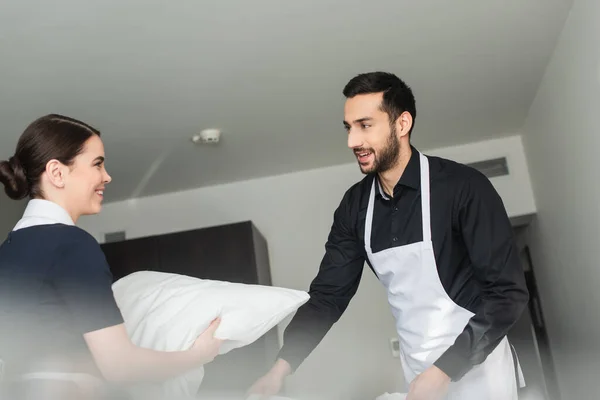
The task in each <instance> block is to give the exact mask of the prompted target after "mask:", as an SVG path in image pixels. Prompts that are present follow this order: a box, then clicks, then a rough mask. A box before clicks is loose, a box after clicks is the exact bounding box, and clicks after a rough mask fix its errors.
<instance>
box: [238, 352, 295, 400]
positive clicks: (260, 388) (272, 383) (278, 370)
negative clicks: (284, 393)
mask: <svg viewBox="0 0 600 400" xmlns="http://www.w3.org/2000/svg"><path fill="white" fill-rule="evenodd" d="M291 370H292V369H291V367H290V364H288V362H287V361H285V360H283V359H279V360H277V362H276V363H275V365H274V366H273V368H271V370H270V371H269V372H268V373H267V374H266V375H265V376H263V377H262V378H260V379H259V380H257V381H256V382H255V383H254V385H252V387H251V388H250V389H249V390H248V395H259V396H256V398H266V399H268V398H269V396H275V395H277V394H278V393H279V391H280V390H281V387H282V386H283V381H284V380H285V378H286V377H287V376H288V375H289V374H290V373H291ZM260 396H263V397H260Z"/></svg>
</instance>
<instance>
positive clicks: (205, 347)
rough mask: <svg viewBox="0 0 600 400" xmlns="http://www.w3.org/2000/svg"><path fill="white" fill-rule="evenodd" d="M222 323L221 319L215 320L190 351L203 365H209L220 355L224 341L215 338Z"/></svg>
mask: <svg viewBox="0 0 600 400" xmlns="http://www.w3.org/2000/svg"><path fill="white" fill-rule="evenodd" d="M220 323H221V318H216V319H215V320H213V321H212V322H211V323H210V325H209V326H208V328H206V330H205V331H204V332H202V334H201V335H200V336H198V338H197V339H196V341H195V342H194V345H193V346H192V348H191V349H190V350H191V351H193V352H194V353H195V355H196V356H197V357H198V360H199V362H200V363H201V364H207V363H209V362H211V361H212V360H214V359H215V357H216V356H218V355H219V348H220V347H221V343H223V340H221V339H217V338H215V332H216V330H217V328H218V327H219V324H220Z"/></svg>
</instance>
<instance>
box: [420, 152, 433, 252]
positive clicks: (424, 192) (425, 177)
mask: <svg viewBox="0 0 600 400" xmlns="http://www.w3.org/2000/svg"><path fill="white" fill-rule="evenodd" d="M419 159H420V162H421V214H422V216H423V217H422V220H423V241H424V242H429V241H430V240H431V209H430V204H429V160H428V159H427V157H425V156H424V155H423V154H422V153H419Z"/></svg>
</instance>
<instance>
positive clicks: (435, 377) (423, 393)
mask: <svg viewBox="0 0 600 400" xmlns="http://www.w3.org/2000/svg"><path fill="white" fill-rule="evenodd" d="M448 385H450V377H449V376H448V375H446V374H445V373H444V372H443V371H442V370H441V369H439V368H438V367H436V366H435V365H434V366H431V367H429V368H427V369H426V370H425V371H423V373H422V374H421V375H419V376H417V377H416V378H415V380H414V381H412V383H411V384H410V389H409V392H408V396H407V397H406V400H441V399H443V398H444V396H445V395H446V393H447V392H448Z"/></svg>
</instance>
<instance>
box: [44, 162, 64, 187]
mask: <svg viewBox="0 0 600 400" xmlns="http://www.w3.org/2000/svg"><path fill="white" fill-rule="evenodd" d="M65 172H66V171H65V169H64V165H63V164H62V163H61V162H60V161H58V160H50V161H48V163H47V164H46V175H47V176H48V181H49V182H50V183H51V184H52V185H53V186H55V187H57V188H63V187H65Z"/></svg>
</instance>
